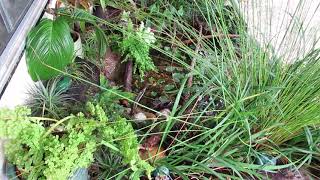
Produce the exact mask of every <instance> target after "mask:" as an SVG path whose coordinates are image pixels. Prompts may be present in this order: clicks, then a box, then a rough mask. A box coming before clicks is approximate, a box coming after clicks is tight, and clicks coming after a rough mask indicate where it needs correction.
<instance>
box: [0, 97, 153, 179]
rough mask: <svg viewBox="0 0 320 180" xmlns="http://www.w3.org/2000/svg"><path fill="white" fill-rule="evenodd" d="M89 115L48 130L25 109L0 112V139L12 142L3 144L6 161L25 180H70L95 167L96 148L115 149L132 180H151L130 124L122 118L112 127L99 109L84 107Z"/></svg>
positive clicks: (148, 166) (61, 121) (79, 116)
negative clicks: (145, 178)
mask: <svg viewBox="0 0 320 180" xmlns="http://www.w3.org/2000/svg"><path fill="white" fill-rule="evenodd" d="M87 109H88V112H86V114H88V115H89V117H86V116H84V114H83V113H78V115H76V116H75V115H71V116H68V117H66V118H64V119H62V120H60V121H58V122H57V123H56V124H54V125H53V126H52V127H50V128H46V127H44V126H43V124H42V123H41V122H40V120H41V118H32V117H30V113H31V111H30V109H28V108H25V107H19V108H16V109H15V110H9V109H0V138H5V139H9V140H10V141H9V143H7V144H6V155H7V158H8V160H9V161H10V162H11V163H13V164H15V165H17V167H18V168H19V169H20V170H22V172H23V177H24V178H26V179H30V180H31V179H52V180H60V179H68V177H70V176H71V175H72V173H74V172H75V171H76V170H77V169H79V168H87V167H88V166H89V165H90V164H91V163H92V162H93V161H94V156H93V154H94V152H95V151H96V149H97V147H98V146H99V145H106V146H109V147H114V149H118V151H117V153H118V154H119V155H121V156H122V157H123V163H124V164H129V165H130V167H131V169H132V171H133V174H134V175H135V176H133V177H135V179H138V177H139V176H140V175H141V173H142V172H147V174H148V175H149V176H150V173H151V171H152V170H153V167H152V166H151V165H149V164H148V163H147V162H145V161H143V160H142V159H140V157H139V154H138V141H137V136H136V135H135V133H134V129H133V128H132V126H131V124H130V123H128V122H127V120H126V119H124V118H121V117H120V116H118V118H116V120H115V121H114V122H113V123H110V122H109V119H108V117H107V116H106V113H105V111H104V110H103V108H102V107H101V106H99V105H94V104H92V103H88V104H87ZM133 179H134V178H133Z"/></svg>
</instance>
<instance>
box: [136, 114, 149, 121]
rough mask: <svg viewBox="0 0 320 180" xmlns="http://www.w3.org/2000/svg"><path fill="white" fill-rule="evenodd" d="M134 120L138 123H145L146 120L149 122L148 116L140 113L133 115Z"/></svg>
mask: <svg viewBox="0 0 320 180" xmlns="http://www.w3.org/2000/svg"><path fill="white" fill-rule="evenodd" d="M133 118H134V120H136V121H145V120H147V116H146V115H145V114H144V113H143V112H138V113H137V114H135V115H133Z"/></svg>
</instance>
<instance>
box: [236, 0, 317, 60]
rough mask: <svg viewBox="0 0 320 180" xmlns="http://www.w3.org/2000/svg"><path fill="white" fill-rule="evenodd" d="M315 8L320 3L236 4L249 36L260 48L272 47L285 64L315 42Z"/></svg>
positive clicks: (267, 0) (249, 0)
mask: <svg viewBox="0 0 320 180" xmlns="http://www.w3.org/2000/svg"><path fill="white" fill-rule="evenodd" d="M319 6H320V0H241V1H240V9H241V11H242V13H243V15H244V16H245V18H246V21H247V22H248V27H249V33H250V34H251V35H252V36H253V37H255V39H257V40H258V41H259V42H260V43H261V44H262V45H265V46H267V45H272V47H274V48H275V52H276V54H277V55H278V56H282V57H283V58H284V60H285V61H287V62H291V61H292V60H293V59H295V58H297V57H301V56H302V55H303V54H305V53H306V52H308V51H309V50H310V49H311V48H312V47H313V43H314V42H315V40H318V39H319V37H320V34H319V29H320V7H319ZM288 29H289V30H290V31H289V32H288ZM316 47H318V48H319V47H320V43H316Z"/></svg>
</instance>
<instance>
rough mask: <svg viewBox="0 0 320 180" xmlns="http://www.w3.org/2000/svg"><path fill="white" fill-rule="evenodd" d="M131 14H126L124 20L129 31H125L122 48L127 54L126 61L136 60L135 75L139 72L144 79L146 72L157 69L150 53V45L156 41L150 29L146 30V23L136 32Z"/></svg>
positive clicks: (123, 52)
mask: <svg viewBox="0 0 320 180" xmlns="http://www.w3.org/2000/svg"><path fill="white" fill-rule="evenodd" d="M128 16H129V14H126V13H124V15H123V19H124V20H125V21H126V22H127V29H126V30H125V31H124V35H123V36H124V37H123V40H122V43H121V44H120V48H121V51H122V54H126V59H125V61H126V60H129V59H130V60H131V58H132V59H133V60H134V73H135V72H136V71H137V69H138V71H139V73H140V77H141V78H143V77H144V74H145V72H147V71H154V70H155V69H156V67H155V65H154V64H153V62H152V59H151V57H150V56H149V53H150V45H151V44H152V43H154V42H155V41H156V39H155V37H154V35H153V33H152V32H151V30H150V28H146V27H145V26H144V23H141V24H140V27H139V29H137V30H135V29H134V27H133V23H132V21H131V20H130V18H129V17H128Z"/></svg>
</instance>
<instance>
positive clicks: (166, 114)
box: [158, 108, 171, 118]
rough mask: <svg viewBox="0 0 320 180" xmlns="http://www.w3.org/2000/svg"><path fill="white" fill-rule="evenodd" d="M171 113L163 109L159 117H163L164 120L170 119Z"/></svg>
mask: <svg viewBox="0 0 320 180" xmlns="http://www.w3.org/2000/svg"><path fill="white" fill-rule="evenodd" d="M170 113H171V111H170V110H169V109H167V108H165V109H162V110H161V111H160V112H159V113H158V117H163V118H168V117H169V116H170Z"/></svg>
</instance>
